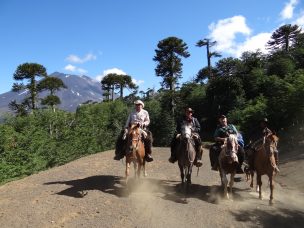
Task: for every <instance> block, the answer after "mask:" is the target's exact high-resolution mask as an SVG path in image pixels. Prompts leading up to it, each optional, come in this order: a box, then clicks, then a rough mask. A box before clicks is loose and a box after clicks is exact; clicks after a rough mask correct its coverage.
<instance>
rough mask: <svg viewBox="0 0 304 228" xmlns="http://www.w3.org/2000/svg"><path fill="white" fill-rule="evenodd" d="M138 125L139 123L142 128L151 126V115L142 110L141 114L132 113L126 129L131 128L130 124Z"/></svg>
mask: <svg viewBox="0 0 304 228" xmlns="http://www.w3.org/2000/svg"><path fill="white" fill-rule="evenodd" d="M136 123H139V124H140V125H141V126H142V125H145V126H148V125H149V124H150V118H149V113H148V112H147V111H146V110H144V109H142V110H140V111H139V112H137V111H136V110H135V111H133V112H131V113H130V115H129V117H128V119H127V122H126V124H125V128H127V127H129V124H136Z"/></svg>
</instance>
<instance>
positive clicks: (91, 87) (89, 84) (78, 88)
mask: <svg viewBox="0 0 304 228" xmlns="http://www.w3.org/2000/svg"><path fill="white" fill-rule="evenodd" d="M50 76H51V77H57V78H60V79H61V80H62V81H63V82H64V84H65V85H66V86H67V89H61V90H60V91H58V92H57V93H56V95H57V96H58V97H59V98H60V100H61V104H60V105H59V108H60V109H63V110H66V111H69V112H74V111H75V110H76V109H77V107H78V106H79V105H80V104H82V103H85V102H88V101H91V102H101V101H102V100H103V97H102V89H101V84H100V82H98V81H97V80H95V79H93V78H90V77H88V76H85V75H82V76H79V75H71V74H63V73H60V72H54V73H52V74H51V75H50ZM27 94H28V91H27V90H23V91H20V92H18V93H16V92H11V91H10V92H6V93H2V94H0V113H4V112H9V111H10V110H9V108H8V104H9V103H10V102H11V101H12V100H16V101H17V102H21V101H22V100H23V99H24V98H25V96H26V95H27ZM47 94H48V92H43V93H40V94H39V98H43V97H45V96H46V95H47Z"/></svg>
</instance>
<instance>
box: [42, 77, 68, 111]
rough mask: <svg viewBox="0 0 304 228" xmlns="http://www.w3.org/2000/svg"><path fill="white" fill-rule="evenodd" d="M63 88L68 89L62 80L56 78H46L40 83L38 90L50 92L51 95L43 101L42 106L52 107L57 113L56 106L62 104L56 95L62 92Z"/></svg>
mask: <svg viewBox="0 0 304 228" xmlns="http://www.w3.org/2000/svg"><path fill="white" fill-rule="evenodd" d="M61 88H67V87H66V85H65V84H64V83H63V81H62V80H61V79H60V78H56V77H46V78H44V79H43V80H41V81H40V82H39V84H38V85H37V90H38V91H39V92H40V91H43V90H49V91H50V94H49V95H48V96H46V97H45V98H43V99H42V101H41V104H42V105H49V106H51V107H52V109H53V111H54V112H55V106H56V105H58V104H60V103H61V101H60V98H59V97H58V96H56V95H55V92H56V91H58V90H60V89H61Z"/></svg>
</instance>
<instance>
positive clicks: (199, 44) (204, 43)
mask: <svg viewBox="0 0 304 228" xmlns="http://www.w3.org/2000/svg"><path fill="white" fill-rule="evenodd" d="M214 45H216V41H210V39H207V38H205V39H203V40H199V41H198V42H197V43H196V46H197V47H203V46H206V49H207V62H208V78H209V79H210V78H211V77H212V69H211V58H212V57H221V55H220V54H219V53H218V52H210V48H211V47H212V46H214ZM201 72H202V71H201ZM199 76H201V74H199V75H198V77H199Z"/></svg>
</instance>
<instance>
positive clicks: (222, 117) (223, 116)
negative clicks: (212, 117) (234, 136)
mask: <svg viewBox="0 0 304 228" xmlns="http://www.w3.org/2000/svg"><path fill="white" fill-rule="evenodd" d="M224 118H227V117H226V116H225V115H220V116H219V119H224Z"/></svg>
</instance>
